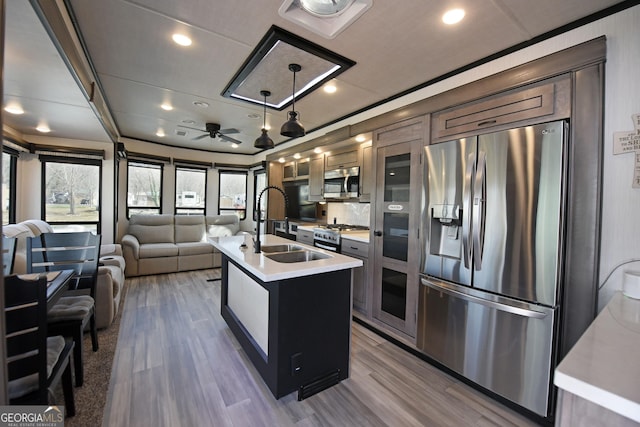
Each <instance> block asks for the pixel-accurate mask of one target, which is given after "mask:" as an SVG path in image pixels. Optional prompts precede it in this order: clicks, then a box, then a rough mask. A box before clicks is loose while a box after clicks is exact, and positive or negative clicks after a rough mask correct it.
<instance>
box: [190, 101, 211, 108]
mask: <svg viewBox="0 0 640 427" xmlns="http://www.w3.org/2000/svg"><path fill="white" fill-rule="evenodd" d="M193 105H195V106H196V107H200V108H207V107H208V106H209V103H207V102H204V101H193Z"/></svg>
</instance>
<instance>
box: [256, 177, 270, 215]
mask: <svg viewBox="0 0 640 427" xmlns="http://www.w3.org/2000/svg"><path fill="white" fill-rule="evenodd" d="M266 186H267V174H266V173H265V171H264V170H261V171H256V172H254V174H253V212H254V215H253V220H254V221H257V220H258V218H256V216H255V212H256V210H259V211H260V212H261V213H262V219H264V218H265V216H266V214H267V212H266V209H267V196H268V194H267V193H264V194H263V195H262V200H260V204H261V206H260V208H258V207H257V206H258V196H260V192H261V191H262V190H264V189H265V187H266Z"/></svg>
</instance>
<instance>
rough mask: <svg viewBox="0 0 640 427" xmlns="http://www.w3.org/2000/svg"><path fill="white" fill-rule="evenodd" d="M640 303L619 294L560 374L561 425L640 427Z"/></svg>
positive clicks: (556, 379) (558, 422) (557, 376)
mask: <svg viewBox="0 0 640 427" xmlns="http://www.w3.org/2000/svg"><path fill="white" fill-rule="evenodd" d="M638 353H640V300H637V299H632V298H629V297H627V296H625V295H623V293H622V292H617V293H616V294H615V295H614V296H613V298H612V299H611V301H610V302H609V303H608V304H607V306H606V307H605V308H604V309H603V310H602V311H601V312H600V314H599V315H598V317H597V318H596V319H595V320H594V321H593V323H592V324H591V325H590V326H589V328H588V329H587V330H586V331H585V333H584V334H583V335H582V337H580V340H578V342H577V343H576V345H575V346H574V347H573V348H572V349H571V350H570V351H569V353H568V354H567V355H566V356H565V358H564V360H562V362H561V363H560V364H559V365H558V367H557V368H556V371H555V377H554V383H555V385H556V386H557V387H558V389H559V390H560V394H559V399H558V409H557V416H556V425H558V426H565V425H566V426H569V425H610V426H612V425H615V426H638V425H640V383H639V382H638V381H639V379H640V363H638Z"/></svg>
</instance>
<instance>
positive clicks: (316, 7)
mask: <svg viewBox="0 0 640 427" xmlns="http://www.w3.org/2000/svg"><path fill="white" fill-rule="evenodd" d="M372 4H373V0H285V1H284V3H283V4H282V6H280V9H278V14H279V15H280V16H281V17H283V18H284V19H287V20H289V21H291V22H294V23H296V24H298V25H301V26H303V27H304V28H306V29H307V30H310V31H313V32H314V33H316V34H320V35H321V36H322V37H325V38H328V39H333V38H335V37H336V36H337V35H338V34H340V33H341V32H342V31H344V29H345V28H347V27H348V26H349V25H351V24H352V23H353V22H354V21H355V20H356V19H358V18H359V17H360V16H361V15H362V14H363V13H365V12H366V11H367V10H368V9H369V8H370V7H371V5H372Z"/></svg>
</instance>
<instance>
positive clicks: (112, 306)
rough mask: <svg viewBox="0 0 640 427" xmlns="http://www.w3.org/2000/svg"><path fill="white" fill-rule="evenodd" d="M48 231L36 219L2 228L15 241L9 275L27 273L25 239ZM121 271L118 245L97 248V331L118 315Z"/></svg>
mask: <svg viewBox="0 0 640 427" xmlns="http://www.w3.org/2000/svg"><path fill="white" fill-rule="evenodd" d="M52 232H54V230H53V228H52V227H51V226H50V225H49V224H48V223H47V222H45V221H42V220H39V219H30V220H26V221H22V222H20V223H18V224H8V225H5V226H3V227H2V234H4V235H5V236H7V237H15V238H16V239H17V240H16V254H15V260H14V264H13V270H12V273H13V274H24V273H26V272H27V260H26V256H27V253H26V247H27V246H26V245H27V243H26V238H27V237H35V236H39V235H40V234H42V233H52ZM124 271H125V261H124V257H123V256H122V248H121V246H120V245H118V244H105V245H101V246H100V266H99V267H98V281H97V282H96V301H95V304H96V326H97V328H98V329H104V328H106V327H108V326H109V325H111V323H113V319H114V318H115V316H116V314H118V310H119V308H120V301H121V300H122V290H123V288H124V280H125V277H124V274H125V273H124Z"/></svg>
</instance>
